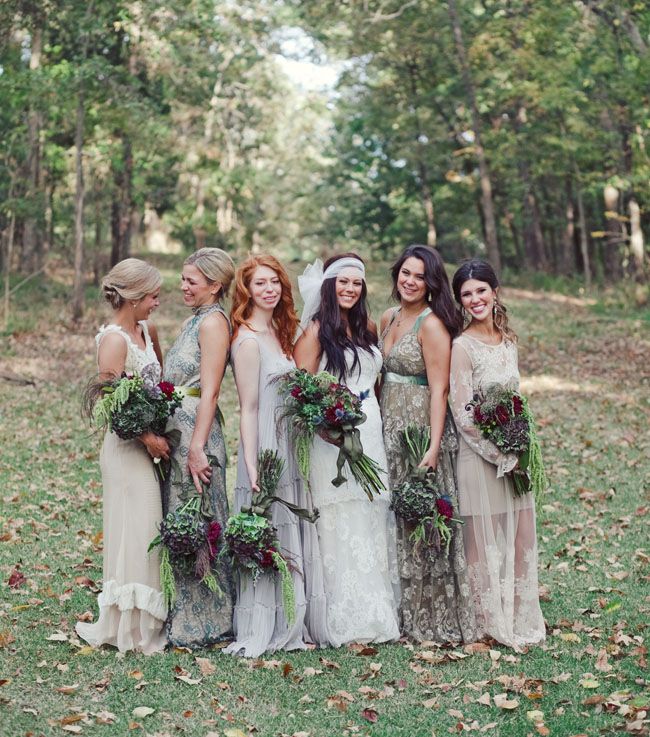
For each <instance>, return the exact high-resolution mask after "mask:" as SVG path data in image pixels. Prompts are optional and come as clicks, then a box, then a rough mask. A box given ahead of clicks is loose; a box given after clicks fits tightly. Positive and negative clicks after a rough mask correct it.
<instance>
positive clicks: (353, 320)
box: [294, 253, 399, 647]
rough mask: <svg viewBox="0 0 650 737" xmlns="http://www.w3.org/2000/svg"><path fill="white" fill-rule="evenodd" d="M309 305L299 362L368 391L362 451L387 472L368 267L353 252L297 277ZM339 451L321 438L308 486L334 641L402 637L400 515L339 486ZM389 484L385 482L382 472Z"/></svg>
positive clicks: (356, 487)
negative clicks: (397, 539) (369, 309)
mask: <svg viewBox="0 0 650 737" xmlns="http://www.w3.org/2000/svg"><path fill="white" fill-rule="evenodd" d="M298 284H299V287H300V293H301V295H302V297H303V301H304V303H305V304H304V310H303V315H302V320H301V327H302V328H303V330H304V332H303V333H302V335H301V336H300V338H299V340H298V342H297V343H296V347H295V350H294V356H295V358H296V363H297V364H298V366H299V367H300V368H304V369H306V370H307V371H310V372H311V373H316V372H317V371H322V370H325V371H329V372H330V373H331V374H333V375H334V376H336V378H337V379H338V380H339V381H341V382H342V383H343V384H345V385H346V386H347V387H348V388H349V389H350V390H351V391H353V392H354V393H355V394H361V393H362V392H364V393H366V394H367V396H366V398H365V399H364V400H363V405H362V406H363V411H364V412H365V414H366V421H365V422H364V423H363V424H361V425H359V431H360V433H361V442H362V444H363V449H364V452H365V453H367V454H368V455H369V456H370V457H371V458H372V459H373V460H374V461H376V462H377V463H378V464H379V465H380V466H381V468H382V469H385V468H386V465H387V464H386V453H385V450H384V443H383V440H382V429H381V416H380V413H379V404H378V402H377V399H376V397H375V393H374V386H375V382H376V380H377V375H378V373H379V371H380V369H381V364H382V360H381V352H380V351H379V349H378V347H377V333H376V328H375V325H374V323H373V322H372V321H371V320H370V319H369V317H368V312H367V307H366V283H365V267H364V264H363V262H362V261H361V259H360V258H359V257H358V256H357V255H356V254H353V253H349V254H341V255H340V256H335V257H332V258H330V259H328V260H327V261H326V262H325V266H324V270H323V264H322V263H321V262H320V260H318V261H316V263H315V264H313V265H310V266H308V267H307V269H306V270H305V273H304V274H303V275H302V276H301V277H299V279H298ZM337 456H338V448H337V447H336V446H334V445H332V444H330V443H326V442H325V441H324V440H322V439H321V438H319V437H316V438H314V444H313V447H312V451H311V470H310V485H311V492H312V495H313V499H314V504H315V505H316V506H317V507H318V509H319V511H320V517H319V519H318V520H317V522H316V526H317V528H318V539H319V543H320V549H321V553H322V556H323V568H324V574H325V595H326V598H327V612H326V613H327V625H328V629H329V635H330V642H331V643H332V644H333V645H334V646H335V647H338V646H339V645H342V644H344V643H346V642H353V641H357V642H387V641H390V640H395V639H397V638H398V637H399V623H398V618H397V602H398V600H399V588H398V586H399V583H398V575H397V556H396V552H395V517H394V515H393V512H392V511H391V510H390V508H389V504H390V497H389V494H388V492H382V493H381V494H380V495H376V496H375V498H374V501H369V500H368V497H367V496H366V495H365V493H364V491H363V489H362V488H361V486H360V484H358V483H357V482H356V481H355V480H354V479H353V478H352V477H351V474H349V473H348V474H346V475H347V477H348V479H347V481H346V482H344V483H343V484H341V485H340V486H338V487H335V486H334V485H333V484H332V478H333V477H334V476H335V475H336V459H337ZM383 478H384V482H385V483H386V486H387V487H388V483H387V478H386V476H385V474H384V475H383Z"/></svg>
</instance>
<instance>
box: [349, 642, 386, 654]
mask: <svg viewBox="0 0 650 737" xmlns="http://www.w3.org/2000/svg"><path fill="white" fill-rule="evenodd" d="M348 650H352V652H353V653H354V654H355V655H377V653H378V652H379V650H377V648H376V647H371V646H370V645H362V644H361V643H359V642H353V643H351V644H350V645H348Z"/></svg>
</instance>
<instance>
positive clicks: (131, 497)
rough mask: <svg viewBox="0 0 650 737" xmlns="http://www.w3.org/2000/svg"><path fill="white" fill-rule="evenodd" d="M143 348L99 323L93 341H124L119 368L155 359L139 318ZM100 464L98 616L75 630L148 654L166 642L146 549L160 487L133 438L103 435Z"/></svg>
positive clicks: (96, 642) (133, 368)
mask: <svg viewBox="0 0 650 737" xmlns="http://www.w3.org/2000/svg"><path fill="white" fill-rule="evenodd" d="M140 324H141V325H142V329H143V331H144V336H145V342H146V347H145V349H144V350H143V349H142V348H140V347H139V346H137V345H136V344H135V343H134V342H133V341H132V340H131V338H130V337H129V335H128V334H127V333H125V332H124V331H123V330H122V329H121V328H120V327H119V326H117V325H106V326H103V327H102V328H101V329H100V331H99V333H98V334H97V336H96V338H95V340H96V342H97V346H98V347H99V344H100V343H101V341H102V338H103V337H104V336H105V335H107V334H108V333H118V334H120V335H122V336H123V337H124V340H125V341H126V344H127V356H126V364H125V367H124V370H125V371H126V372H127V373H135V372H139V371H141V370H142V369H143V368H144V367H145V366H146V365H147V364H150V363H155V364H157V365H158V366H159V364H158V358H157V357H156V354H155V352H154V350H153V345H152V343H151V339H150V337H149V332H148V330H147V324H146V322H144V321H143V322H141V323H140ZM99 463H100V467H101V471H102V483H103V487H104V496H103V502H104V514H103V520H104V524H103V530H104V563H103V587H102V592H101V594H99V597H98V600H97V603H98V605H99V618H98V619H97V621H96V622H93V623H92V624H86V623H84V622H79V623H78V624H77V626H76V630H77V634H78V635H79V637H81V638H83V639H84V640H86V642H88V643H89V644H90V645H93V646H95V647H99V646H100V645H114V646H115V647H117V648H118V650H120V651H126V650H139V651H141V652H143V653H145V654H150V653H153V652H156V651H159V650H162V649H163V648H164V647H165V644H166V637H165V633H164V625H165V618H166V616H167V608H166V607H165V604H164V601H163V596H162V593H161V592H160V571H159V566H160V559H159V556H158V553H157V552H152V553H147V548H148V546H149V543H150V542H151V540H153V538H154V537H155V536H156V535H157V534H158V525H159V524H160V521H161V519H162V505H161V498H160V487H159V485H158V479H157V477H156V473H155V470H154V466H153V462H152V460H151V457H150V456H149V454H148V453H147V451H146V449H145V447H144V446H143V445H142V443H140V442H139V441H138V440H121V439H120V438H118V437H117V435H115V433H112V432H107V433H106V435H105V436H104V444H103V445H102V450H101V454H100V457H99Z"/></svg>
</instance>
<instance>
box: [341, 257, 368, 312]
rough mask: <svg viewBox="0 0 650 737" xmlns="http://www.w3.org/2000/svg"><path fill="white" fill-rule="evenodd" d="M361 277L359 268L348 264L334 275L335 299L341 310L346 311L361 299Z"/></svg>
mask: <svg viewBox="0 0 650 737" xmlns="http://www.w3.org/2000/svg"><path fill="white" fill-rule="evenodd" d="M362 290H363V277H362V276H361V272H360V271H359V269H355V268H354V266H348V267H346V268H345V269H343V270H342V271H340V272H339V274H338V276H337V277H336V300H337V302H338V304H339V307H340V309H341V310H343V311H345V312H347V310H351V309H352V308H353V307H354V305H356V303H357V302H358V301H359V300H360V299H361V292H362Z"/></svg>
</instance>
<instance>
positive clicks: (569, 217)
mask: <svg viewBox="0 0 650 737" xmlns="http://www.w3.org/2000/svg"><path fill="white" fill-rule="evenodd" d="M565 186H566V208H565V211H564V212H565V217H566V222H565V226H564V234H563V238H562V252H561V254H560V258H559V259H558V267H559V269H560V273H561V274H566V275H567V276H570V275H571V274H572V273H573V269H574V264H575V257H574V253H575V234H576V233H575V231H576V224H575V209H574V206H573V193H572V191H571V179H570V178H569V177H567V179H566V185H565Z"/></svg>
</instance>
